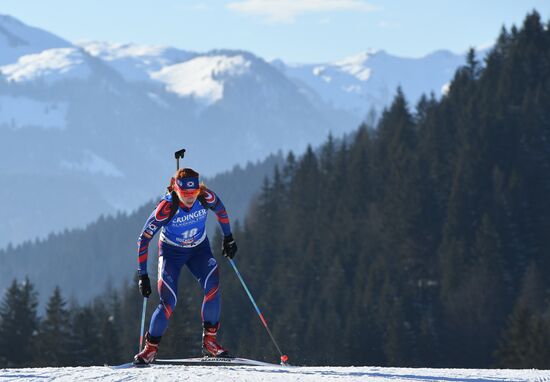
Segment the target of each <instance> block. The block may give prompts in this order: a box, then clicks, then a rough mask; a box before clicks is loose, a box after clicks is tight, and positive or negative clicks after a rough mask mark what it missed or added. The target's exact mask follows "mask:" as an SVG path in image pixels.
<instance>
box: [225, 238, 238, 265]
mask: <svg viewBox="0 0 550 382" xmlns="http://www.w3.org/2000/svg"><path fill="white" fill-rule="evenodd" d="M235 253H237V243H235V240H234V239H233V235H229V236H225V237H224V238H223V246H222V254H223V255H224V256H225V257H228V258H230V259H232V258H233V257H235Z"/></svg>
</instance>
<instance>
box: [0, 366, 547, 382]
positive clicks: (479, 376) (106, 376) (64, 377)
mask: <svg viewBox="0 0 550 382" xmlns="http://www.w3.org/2000/svg"><path fill="white" fill-rule="evenodd" d="M12 380H16V381H21V380H24V381H71V382H72V381H90V380H100V381H134V380H135V381H188V382H195V381H197V382H198V381H208V382H218V381H220V382H222V381H223V382H228V381H240V382H275V381H281V382H283V381H284V382H293V381H300V382H308V381H346V382H347V381H369V382H371V381H372V382H381V381H392V382H393V381H409V382H421V381H430V382H435V381H444V382H460V381H469V382H484V381H487V382H489V381H491V382H493V381H499V382H502V381H534V382H543V381H550V371H545V370H487V369H411V368H387V367H365V366H363V367H250V366H248V367H247V366H215V367H208V366H154V367H152V368H147V369H124V370H112V369H109V368H107V367H97V366H96V367H65V368H39V369H2V370H0V381H12Z"/></svg>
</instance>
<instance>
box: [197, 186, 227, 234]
mask: <svg viewBox="0 0 550 382" xmlns="http://www.w3.org/2000/svg"><path fill="white" fill-rule="evenodd" d="M203 196H204V200H205V201H206V203H208V207H209V208H210V209H211V210H212V211H214V213H215V214H216V217H217V218H218V223H219V224H220V227H221V229H222V232H223V236H229V235H231V224H230V223H229V216H228V215H227V211H226V210H225V206H224V205H223V202H222V201H221V199H220V198H219V197H218V195H216V194H215V193H214V191H212V190H209V189H206V190H204V191H203Z"/></svg>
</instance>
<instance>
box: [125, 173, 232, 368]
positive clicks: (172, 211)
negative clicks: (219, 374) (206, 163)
mask: <svg viewBox="0 0 550 382" xmlns="http://www.w3.org/2000/svg"><path fill="white" fill-rule="evenodd" d="M168 191H169V192H168V193H167V194H166V195H165V196H164V198H163V199H162V200H161V202H160V203H159V204H158V205H157V207H156V208H155V210H154V211H153V213H152V214H151V215H150V216H149V218H148V219H147V222H146V223H145V226H144V227H143V230H142V231H141V235H140V236H139V240H138V263H139V269H138V278H139V291H140V292H141V294H142V295H143V297H149V295H150V294H151V283H150V281H149V276H148V274H147V253H148V248H149V242H150V241H151V239H152V238H153V236H154V235H155V233H156V232H157V231H158V230H160V231H161V232H160V237H159V254H158V284H157V287H158V292H159V296H160V303H159V305H158V307H157V309H156V310H155V311H154V312H153V316H152V317H151V323H150V325H149V331H148V332H147V333H146V335H145V347H144V348H143V350H142V351H141V352H139V353H138V354H136V355H135V357H134V363H137V364H148V363H150V362H152V361H153V360H154V359H155V357H156V355H157V351H158V346H159V343H160V339H161V337H162V335H163V334H164V332H165V331H166V328H167V326H168V319H169V318H170V316H171V315H172V311H173V310H174V307H175V306H176V303H177V299H178V298H177V296H178V279H179V275H180V271H181V268H182V267H183V266H184V265H187V267H188V268H189V270H190V271H191V273H192V274H193V275H194V276H195V277H196V279H197V280H198V281H199V283H200V285H201V286H202V287H203V289H204V300H203V303H202V309H201V316H202V321H203V337H202V351H203V354H204V355H206V356H213V357H227V356H228V352H227V350H225V349H224V348H223V347H222V346H221V345H220V344H219V343H218V342H217V341H216V335H217V332H218V329H219V327H220V323H219V321H220V295H219V272H218V264H217V262H216V259H215V258H214V256H213V255H212V250H211V249H210V243H209V241H208V237H207V235H206V226H205V224H206V217H207V212H208V209H211V210H212V211H214V212H215V213H216V216H217V218H218V222H219V224H220V226H221V229H222V231H223V235H224V238H223V248H222V252H223V254H224V256H226V257H229V258H233V256H235V253H236V252H237V245H236V243H235V240H233V236H232V235H231V227H230V225H229V217H228V216H227V212H226V211H225V207H224V205H223V203H222V201H221V200H220V199H219V198H218V196H217V195H216V194H215V193H214V192H213V191H211V190H209V189H208V188H206V186H205V185H204V184H202V183H199V174H198V173H197V172H196V171H194V170H192V169H190V168H183V169H179V170H178V171H177V172H176V174H175V175H174V177H173V178H172V179H171V181H170V186H169V187H168Z"/></svg>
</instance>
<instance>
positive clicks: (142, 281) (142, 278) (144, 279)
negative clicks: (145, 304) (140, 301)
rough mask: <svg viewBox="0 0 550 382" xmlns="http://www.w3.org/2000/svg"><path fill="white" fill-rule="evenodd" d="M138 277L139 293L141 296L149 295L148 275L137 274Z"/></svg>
mask: <svg viewBox="0 0 550 382" xmlns="http://www.w3.org/2000/svg"><path fill="white" fill-rule="evenodd" d="M138 277H139V282H138V287H139V293H141V295H142V296H143V297H149V296H150V295H151V281H149V275H147V274H145V275H138Z"/></svg>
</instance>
